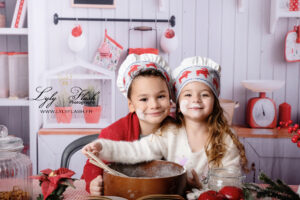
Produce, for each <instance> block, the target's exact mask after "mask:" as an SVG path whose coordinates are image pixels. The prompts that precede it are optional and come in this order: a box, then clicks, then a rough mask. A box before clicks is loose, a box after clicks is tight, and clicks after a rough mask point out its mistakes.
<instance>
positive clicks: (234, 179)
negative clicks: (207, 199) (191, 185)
mask: <svg viewBox="0 0 300 200" xmlns="http://www.w3.org/2000/svg"><path fill="white" fill-rule="evenodd" d="M245 178H246V177H245V176H244V175H243V174H242V172H241V170H240V169H236V168H212V169H210V170H209V172H208V188H209V189H211V190H215V191H219V190H220V189H221V188H222V187H224V186H236V187H242V184H243V182H244V180H245Z"/></svg>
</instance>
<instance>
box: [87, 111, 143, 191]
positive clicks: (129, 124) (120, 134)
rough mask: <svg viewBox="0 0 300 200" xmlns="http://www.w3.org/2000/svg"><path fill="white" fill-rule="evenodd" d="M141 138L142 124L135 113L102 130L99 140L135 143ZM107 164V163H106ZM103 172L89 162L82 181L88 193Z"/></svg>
mask: <svg viewBox="0 0 300 200" xmlns="http://www.w3.org/2000/svg"><path fill="white" fill-rule="evenodd" d="M139 136H140V124H139V120H138V118H137V116H136V114H135V113H129V114H128V115H127V116H126V117H123V118H121V119H119V120H118V121H116V122H115V123H113V124H112V125H110V126H108V127H106V128H104V129H102V130H101V133H100V134H99V138H105V139H110V140H115V141H134V140H138V139H139ZM106 163H107V162H106ZM102 174H103V170H102V169H100V168H99V167H96V166H95V165H93V164H91V163H90V162H89V161H88V160H87V162H86V164H85V166H84V169H83V174H82V176H81V178H82V179H84V180H85V182H86V191H88V192H90V182H91V181H92V180H93V179H94V178H96V177H97V176H98V175H102Z"/></svg>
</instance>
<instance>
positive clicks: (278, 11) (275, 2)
mask: <svg viewBox="0 0 300 200" xmlns="http://www.w3.org/2000/svg"><path fill="white" fill-rule="evenodd" d="M283 1H284V0H271V12H270V33H271V34H272V33H274V31H275V27H276V23H277V21H278V20H279V18H282V17H295V18H299V17H300V11H289V10H288V8H282V5H281V4H282V2H283ZM285 1H288V0H285Z"/></svg>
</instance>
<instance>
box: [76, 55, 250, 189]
mask: <svg viewBox="0 0 300 200" xmlns="http://www.w3.org/2000/svg"><path fill="white" fill-rule="evenodd" d="M173 78H174V81H175V82H174V87H175V93H176V100H177V102H176V103H177V111H176V117H177V123H176V124H174V123H166V125H164V126H163V127H162V128H161V129H159V130H158V131H157V132H156V134H152V135H151V136H150V135H149V136H147V137H145V138H142V139H141V140H140V141H137V142H133V143H128V142H112V141H109V140H96V141H94V142H92V143H90V144H88V145H86V146H85V147H84V148H83V150H82V152H83V153H84V154H86V151H92V152H93V153H95V154H96V155H98V156H99V157H100V158H102V159H106V160H110V161H114V162H122V163H137V162H142V161H150V160H154V159H161V158H162V157H164V158H165V159H166V160H168V161H173V162H177V163H179V164H181V165H183V166H185V167H186V169H187V172H188V179H189V180H190V183H198V184H196V186H197V187H198V188H201V186H200V182H199V180H200V181H203V180H204V179H205V177H207V173H208V170H209V168H212V167H223V168H229V167H230V168H231V167H234V168H237V169H240V168H241V167H242V168H243V169H246V165H247V159H246V157H245V150H244V147H243V145H242V144H241V143H240V142H239V140H238V139H237V137H236V136H235V135H234V134H233V133H232V131H231V130H230V128H229V126H228V124H227V121H226V119H225V117H224V115H223V110H222V108H221V106H220V103H219V100H218V97H219V94H220V66H219V65H218V64H217V63H215V62H214V61H212V60H210V59H208V58H201V57H193V58H187V59H185V60H184V61H183V62H182V63H181V65H180V66H179V67H177V68H176V69H175V70H174V72H173ZM195 172H196V173H195ZM194 186H195V184H194Z"/></svg>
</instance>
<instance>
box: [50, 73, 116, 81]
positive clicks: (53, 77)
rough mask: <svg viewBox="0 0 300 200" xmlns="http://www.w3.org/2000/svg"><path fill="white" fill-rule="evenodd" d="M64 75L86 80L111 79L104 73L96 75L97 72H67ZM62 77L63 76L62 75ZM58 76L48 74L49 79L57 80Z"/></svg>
mask: <svg viewBox="0 0 300 200" xmlns="http://www.w3.org/2000/svg"><path fill="white" fill-rule="evenodd" d="M65 76H66V77H69V78H70V79H80V80H82V79H83V80H88V79H107V80H111V78H110V77H107V76H106V75H98V74H67V75H65ZM62 77H63V76H62ZM58 78H59V75H52V76H49V77H48V79H51V80H53V79H54V80H55V79H56V80H57V79H58Z"/></svg>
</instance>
